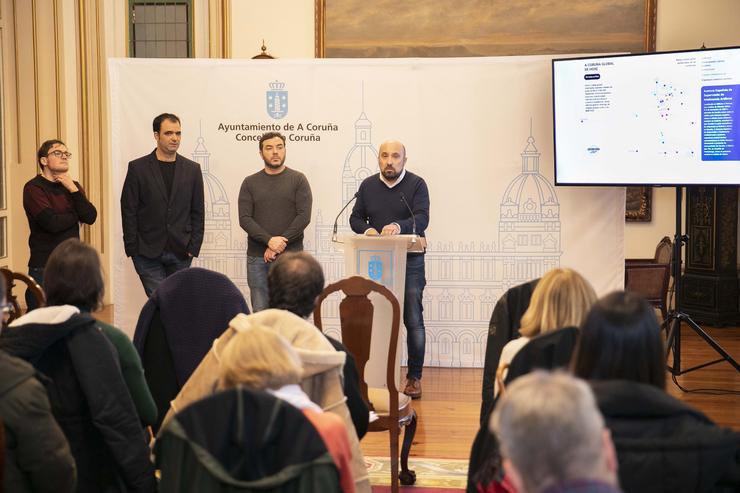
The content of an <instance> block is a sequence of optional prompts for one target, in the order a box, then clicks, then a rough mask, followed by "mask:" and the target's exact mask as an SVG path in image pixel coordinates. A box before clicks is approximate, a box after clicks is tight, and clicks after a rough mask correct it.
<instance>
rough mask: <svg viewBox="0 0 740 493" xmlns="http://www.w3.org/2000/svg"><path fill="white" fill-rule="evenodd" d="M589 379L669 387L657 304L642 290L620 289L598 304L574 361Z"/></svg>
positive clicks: (588, 318)
mask: <svg viewBox="0 0 740 493" xmlns="http://www.w3.org/2000/svg"><path fill="white" fill-rule="evenodd" d="M571 367H572V369H573V373H574V374H575V375H576V376H577V377H580V378H584V379H589V380H615V379H619V380H631V381H635V382H640V383H646V384H650V385H654V386H656V387H658V388H661V389H664V388H665V353H664V345H663V338H662V337H661V334H660V326H659V325H658V319H657V317H656V316H655V310H654V309H653V307H652V306H651V305H650V304H649V303H648V302H647V301H645V300H644V299H643V298H642V297H640V296H639V295H638V294H635V293H631V292H628V291H617V292H614V293H611V294H608V295H606V296H605V297H603V298H601V299H600V300H599V301H597V302H596V304H594V306H593V307H592V308H591V311H590V312H589V313H588V315H587V316H586V320H585V321H584V323H583V326H582V328H581V337H580V340H579V342H578V345H577V346H576V350H575V353H574V354H573V359H572V362H571Z"/></svg>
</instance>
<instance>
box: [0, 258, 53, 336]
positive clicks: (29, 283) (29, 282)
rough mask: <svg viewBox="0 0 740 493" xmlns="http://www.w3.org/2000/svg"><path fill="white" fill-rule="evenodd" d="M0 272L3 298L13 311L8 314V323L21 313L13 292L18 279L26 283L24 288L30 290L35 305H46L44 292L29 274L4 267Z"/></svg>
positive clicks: (16, 297)
mask: <svg viewBox="0 0 740 493" xmlns="http://www.w3.org/2000/svg"><path fill="white" fill-rule="evenodd" d="M0 272H1V273H2V275H3V277H4V278H5V292H6V293H5V298H6V300H7V302H8V303H10V304H11V305H13V313H12V314H11V315H10V319H9V320H8V323H10V322H12V321H13V320H15V319H16V318H18V317H20V316H21V315H22V313H21V306H20V304H19V303H18V296H17V295H16V294H15V293H13V288H15V283H16V281H20V282H22V283H23V284H25V285H26V290H28V291H30V292H31V295H32V296H33V297H34V299H35V300H36V306H37V307H41V306H44V305H46V294H44V290H43V289H42V288H41V286H39V285H38V283H37V282H36V281H35V280H34V279H33V278H32V277H31V276H29V275H27V274H23V273H22V272H13V271H12V270H10V269H6V268H2V269H0Z"/></svg>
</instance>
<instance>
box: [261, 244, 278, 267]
mask: <svg viewBox="0 0 740 493" xmlns="http://www.w3.org/2000/svg"><path fill="white" fill-rule="evenodd" d="M277 256H278V254H277V252H275V251H274V250H270V249H269V248H265V254H264V255H263V257H262V258H264V259H265V263H266V264H269V263H270V262H272V261H274V260H275V259H276V258H277Z"/></svg>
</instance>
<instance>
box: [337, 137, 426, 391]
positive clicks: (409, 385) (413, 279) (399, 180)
mask: <svg viewBox="0 0 740 493" xmlns="http://www.w3.org/2000/svg"><path fill="white" fill-rule="evenodd" d="M378 164H379V166H380V172H379V173H376V174H374V175H372V176H369V177H367V178H365V180H363V182H362V183H361V184H360V189H359V190H358V192H357V202H355V206H354V207H353V209H352V215H351V216H350V218H349V223H350V226H351V227H352V231H354V232H355V233H358V234H365V235H378V234H380V235H397V234H417V235H419V236H424V231H425V230H426V228H427V225H428V224H429V189H428V188H427V184H426V182H425V181H424V179H423V178H421V177H420V176H417V175H415V174H413V173H411V172H410V171H407V170H406V169H404V166H405V165H406V147H404V145H403V144H402V143H400V142H397V141H388V142H384V143H383V144H381V146H380V152H379V153H378ZM412 212H413V214H412ZM426 283H427V281H426V275H425V270H424V253H409V254H408V255H407V256H406V285H405V289H404V300H403V323H404V325H405V326H406V343H407V348H408V356H409V358H408V373H407V375H406V385H405V388H404V393H405V394H406V395H408V396H409V397H411V398H412V399H418V398H419V397H421V372H422V368H423V366H424V348H425V345H426V333H425V330H424V317H423V313H422V312H423V307H422V297H423V295H424V286H426Z"/></svg>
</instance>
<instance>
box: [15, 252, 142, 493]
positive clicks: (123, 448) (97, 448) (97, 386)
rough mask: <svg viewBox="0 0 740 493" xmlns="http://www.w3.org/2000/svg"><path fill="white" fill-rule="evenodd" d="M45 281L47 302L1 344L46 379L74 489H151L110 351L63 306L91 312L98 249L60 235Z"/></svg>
mask: <svg viewBox="0 0 740 493" xmlns="http://www.w3.org/2000/svg"><path fill="white" fill-rule="evenodd" d="M44 282H45V288H46V290H47V302H48V303H49V306H47V307H44V308H38V309H36V310H34V311H32V312H29V313H28V314H26V315H24V316H22V317H20V318H18V319H17V320H15V321H14V322H13V323H12V324H10V326H8V328H7V329H5V330H3V332H2V334H0V349H2V350H4V351H7V352H8V353H9V354H11V355H13V356H16V357H18V358H21V359H24V360H26V361H27V362H29V363H31V364H32V365H33V366H34V367H35V369H36V371H38V372H39V373H41V374H43V375H45V376H46V377H48V378H47V379H44V380H43V383H44V385H45V386H46V390H47V392H48V396H49V401H50V403H51V409H52V413H53V414H54V418H55V419H56V421H57V423H58V424H59V426H60V428H61V429H62V431H63V432H64V435H65V436H66V438H67V441H68V442H69V445H70V448H71V451H72V455H73V456H74V459H75V463H76V467H77V490H76V491H77V492H79V493H83V492H90V493H93V492H95V493H98V492H112V491H121V492H123V491H127V492H152V491H155V489H156V482H155V478H154V467H153V464H152V463H151V461H150V460H149V455H150V451H149V447H148V446H147V438H146V435H145V433H144V430H143V429H142V427H141V424H140V422H139V418H138V416H137V412H136V408H135V406H134V402H133V400H132V398H131V393H130V391H129V389H128V388H127V386H126V382H125V381H124V378H123V376H122V374H121V365H120V364H119V356H118V354H117V353H116V349H115V347H114V345H113V344H112V343H111V341H110V340H109V339H108V337H106V335H105V334H104V332H103V331H102V330H101V329H100V328H99V326H98V323H97V321H96V320H95V319H94V318H93V317H92V316H91V315H90V314H89V313H86V312H84V311H83V312H81V311H80V309H79V308H77V307H76V306H73V305H70V304H63V303H72V304H80V306H83V307H85V309H89V308H92V307H93V306H96V305H97V302H99V301H100V298H99V296H101V295H102V278H101V274H100V263H99V260H98V257H97V254H96V253H95V251H94V250H92V249H91V248H90V247H89V246H86V245H84V244H82V243H80V242H79V240H76V239H69V240H65V241H64V242H63V243H61V244H60V245H59V246H58V247H57V248H56V249H55V250H54V252H53V253H52V254H51V256H50V257H49V260H48V262H47V264H46V270H45V271H44ZM93 300H94V301H93ZM40 439H45V437H42V438H40Z"/></svg>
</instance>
